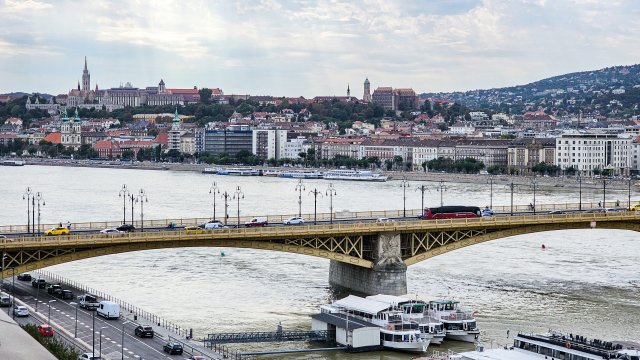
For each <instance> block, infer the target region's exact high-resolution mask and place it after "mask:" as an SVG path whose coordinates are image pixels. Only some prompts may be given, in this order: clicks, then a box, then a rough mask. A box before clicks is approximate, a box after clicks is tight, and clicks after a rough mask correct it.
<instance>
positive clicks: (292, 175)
mask: <svg viewBox="0 0 640 360" xmlns="http://www.w3.org/2000/svg"><path fill="white" fill-rule="evenodd" d="M279 176H280V177H281V178H289V179H322V177H323V176H322V173H321V172H319V171H283V172H281V173H280V175H279Z"/></svg>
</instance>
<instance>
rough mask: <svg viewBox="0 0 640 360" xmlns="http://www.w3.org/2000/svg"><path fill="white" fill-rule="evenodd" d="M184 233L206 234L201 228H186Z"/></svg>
mask: <svg viewBox="0 0 640 360" xmlns="http://www.w3.org/2000/svg"><path fill="white" fill-rule="evenodd" d="M184 231H185V232H186V233H187V234H204V232H205V230H204V229H203V228H201V227H200V226H185V227H184Z"/></svg>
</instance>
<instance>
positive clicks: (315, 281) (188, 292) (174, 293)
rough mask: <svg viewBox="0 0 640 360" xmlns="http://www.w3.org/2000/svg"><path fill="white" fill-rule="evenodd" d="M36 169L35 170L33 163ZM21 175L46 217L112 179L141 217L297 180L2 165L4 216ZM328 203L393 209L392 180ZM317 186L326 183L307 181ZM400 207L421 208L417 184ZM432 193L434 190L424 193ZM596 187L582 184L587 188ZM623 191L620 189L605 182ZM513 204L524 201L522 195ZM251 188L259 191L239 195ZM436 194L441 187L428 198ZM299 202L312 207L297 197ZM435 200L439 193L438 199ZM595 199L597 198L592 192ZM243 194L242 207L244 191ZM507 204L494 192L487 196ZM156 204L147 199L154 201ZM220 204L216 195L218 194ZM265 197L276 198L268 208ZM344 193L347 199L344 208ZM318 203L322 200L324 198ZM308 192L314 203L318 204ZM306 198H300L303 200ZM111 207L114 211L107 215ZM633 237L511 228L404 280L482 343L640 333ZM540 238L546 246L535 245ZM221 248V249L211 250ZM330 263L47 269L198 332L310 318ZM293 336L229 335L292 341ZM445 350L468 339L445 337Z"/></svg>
mask: <svg viewBox="0 0 640 360" xmlns="http://www.w3.org/2000/svg"><path fill="white" fill-rule="evenodd" d="M45 175H46V176H45ZM25 177H29V178H30V179H32V181H31V182H32V184H30V185H31V186H33V187H34V188H35V189H36V190H40V191H43V192H44V193H45V198H46V200H47V208H46V211H47V214H46V217H45V218H46V219H47V220H48V221H59V220H58V219H60V221H66V220H67V218H71V219H74V221H80V220H87V219H94V220H95V219H97V218H99V219H102V218H105V217H108V218H110V219H114V218H116V219H117V218H118V214H121V212H120V211H121V210H122V208H121V206H122V203H121V202H119V199H118V198H117V191H118V189H119V187H120V186H121V183H122V182H123V179H126V180H124V181H125V182H127V183H128V184H129V185H130V186H131V187H133V186H136V187H140V186H143V187H145V189H146V190H147V192H148V193H149V198H150V199H149V205H146V206H145V218H147V212H146V211H147V209H149V210H148V211H149V214H150V215H149V218H151V217H153V218H160V217H165V216H175V215H181V216H202V214H203V213H205V214H206V213H207V212H208V211H210V210H209V209H210V206H211V205H210V200H209V199H207V197H206V196H205V195H204V194H206V193H207V191H208V188H209V186H210V183H211V181H212V180H214V179H215V180H216V181H218V185H219V186H220V185H221V184H222V186H223V187H228V188H229V189H228V190H231V189H232V186H233V184H236V183H238V184H241V185H242V186H243V191H245V194H247V195H246V199H245V202H246V204H247V207H251V208H252V211H254V212H255V213H283V212H289V213H294V212H296V211H297V193H295V191H294V190H293V188H294V186H295V184H294V182H292V181H288V180H282V179H257V178H222V177H211V176H203V175H200V174H193V173H172V172H152V171H135V170H108V169H65V168H49V167H25V168H10V172H8V171H5V169H0V180H2V182H3V184H6V186H5V187H3V188H1V189H0V198H2V199H3V200H6V205H5V204H3V208H2V209H0V215H2V217H3V219H5V220H4V221H3V223H19V222H22V221H21V220H22V215H21V214H22V213H23V211H24V210H25V209H23V206H24V204H23V201H22V199H21V196H22V192H23V191H24V189H23V187H24V186H25V182H26V181H25ZM335 185H337V186H336V187H337V188H338V191H339V196H341V198H340V201H341V203H339V202H338V199H339V198H335V199H334V200H335V201H336V202H335V203H337V204H340V205H337V206H336V208H337V209H342V208H349V209H350V210H365V209H370V208H374V209H380V208H388V209H391V208H401V207H402V202H401V201H402V193H401V188H400V187H399V186H398V184H397V183H395V182H387V183H385V184H360V183H339V184H335ZM313 186H317V187H318V188H320V187H322V189H324V188H325V187H326V186H327V182H324V181H315V182H311V181H309V182H308V185H307V188H308V189H311V188H312V187H313ZM462 194H464V197H465V198H468V199H469V202H470V203H480V204H481V203H482V202H485V201H487V200H486V199H487V198H488V194H486V189H485V187H484V186H483V185H474V184H457V185H455V186H451V187H449V191H448V192H447V193H445V199H447V198H456V197H458V196H459V195H462ZM538 194H539V197H538V201H539V203H542V202H563V201H575V199H574V197H575V194H574V193H573V192H572V191H570V190H567V189H551V190H542V191H540V192H539V193H538ZM415 195H416V196H415V197H413V198H410V199H409V200H408V205H407V207H411V208H414V207H419V201H420V200H419V193H416V194H415ZM430 196H432V197H433V196H434V195H433V194H432V195H430ZM598 196H601V195H599V194H598V193H597V191H594V192H592V193H588V194H586V195H585V199H587V198H589V197H590V198H593V199H597V197H598ZM611 196H612V198H613V197H614V196H618V197H619V198H621V199H624V194H623V193H618V194H617V195H611ZM519 197H520V198H519V201H517V202H518V203H528V202H530V200H529V197H530V194H521V195H519ZM250 198H253V199H255V198H259V199H260V201H251V202H250V200H249V199H250ZM438 200H439V199H438ZM303 201H304V202H305V203H304V205H305V208H306V209H308V208H309V206H311V207H312V206H313V203H312V202H311V201H310V199H303ZM445 201H446V200H445ZM596 201H597V200H596ZM249 203H250V204H251V205H250V206H249V205H248V204H249ZM507 203H508V194H506V193H503V194H498V195H496V198H494V204H503V205H506V204H507ZM154 204H155V205H154ZM218 204H220V203H218ZM273 204H277V211H276V210H273V209H274V205H273ZM344 204H349V205H348V207H347V206H345V205H344ZM323 206H325V207H327V204H323ZM320 209H321V207H320V205H319V211H326V209H324V208H322V210H320ZM303 211H305V210H303ZM105 214H111V215H112V216H106V215H105ZM639 240H640V237H639V236H638V233H635V232H629V231H621V230H620V231H618V230H601V229H593V230H571V231H554V232H546V233H538V234H528V235H521V236H516V237H512V238H507V239H500V240H495V241H491V242H487V243H483V244H480V245H475V246H472V247H467V248H463V249H460V250H457V251H454V252H450V253H447V254H444V255H441V256H437V257H435V258H433V259H430V260H428V261H425V262H422V263H419V264H416V265H413V266H411V267H409V269H408V271H407V277H408V287H409V292H410V293H418V294H423V295H428V296H429V297H430V298H436V297H447V296H451V297H454V298H456V299H457V300H460V301H461V302H462V303H463V304H464V305H466V306H468V307H470V308H473V309H475V310H476V311H477V312H478V323H479V325H480V326H481V327H482V329H483V337H484V339H485V341H486V343H487V345H488V346H491V344H493V345H494V346H497V345H498V344H507V343H510V342H511V340H510V339H507V338H506V331H507V329H509V330H510V332H511V334H514V333H516V332H517V331H519V330H522V331H545V330H548V329H557V330H563V331H567V332H572V333H574V334H575V333H578V334H581V335H584V336H589V337H600V338H606V339H608V340H636V341H640V325H638V324H640V295H639V290H640V263H639V261H640V260H639V259H640V242H639ZM542 243H544V244H545V245H546V247H547V249H546V250H541V244H542ZM221 251H223V252H224V253H225V254H226V256H224V257H221V256H220V253H221ZM328 269H329V262H328V261H327V260H324V259H319V258H314V257H306V256H302V255H297V254H288V253H278V252H271V251H258V250H250V249H232V248H227V249H217V248H176V249H163V250H152V251H142V252H134V253H126V254H118V255H111V256H105V257H99V258H94V259H87V260H82V261H76V262H72V263H68V264H63V265H59V266H54V267H52V268H51V269H50V270H51V271H53V272H56V273H59V274H61V275H63V276H66V277H69V278H72V279H75V280H77V281H79V282H82V283H84V284H87V285H89V286H91V287H94V288H97V289H99V290H102V291H105V292H109V293H110V294H112V295H114V296H116V297H118V298H121V299H123V300H126V301H128V302H131V303H134V304H136V305H138V306H140V307H142V308H145V309H146V310H148V311H151V312H153V313H156V314H158V315H160V316H162V317H164V318H166V319H168V320H171V321H173V322H175V323H177V324H180V325H182V326H184V327H192V328H193V329H194V331H195V333H196V335H197V336H198V337H200V336H204V335H205V334H206V333H209V332H222V331H252V330H254V331H257V330H275V327H276V325H277V324H278V323H279V322H281V323H282V325H283V326H284V327H285V329H301V330H302V329H309V328H310V326H311V320H310V318H309V315H311V314H312V313H314V312H316V311H318V307H319V306H320V305H321V304H324V303H326V302H328V301H330V300H332V298H333V297H335V296H336V293H335V292H334V290H333V289H331V288H330V287H329V285H328V282H327V279H328ZM300 346H301V344H297V343H286V344H267V345H255V344H251V345H248V346H239V347H238V348H241V349H243V350H246V349H265V348H267V349H270V348H274V347H278V348H297V347H300ZM447 346H450V347H453V348H455V349H470V348H472V346H471V345H468V344H460V343H449V345H447ZM410 357H411V356H410V355H406V354H400V353H393V352H380V353H375V354H372V353H370V354H360V355H347V354H343V353H314V354H305V355H301V354H297V355H281V356H269V357H264V358H270V359H271V358H273V359H298V358H304V359H340V358H350V359H409V358H410Z"/></svg>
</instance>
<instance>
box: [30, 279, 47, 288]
mask: <svg viewBox="0 0 640 360" xmlns="http://www.w3.org/2000/svg"><path fill="white" fill-rule="evenodd" d="M31 286H33V287H37V288H40V289H44V288H45V287H47V281H46V280H45V279H33V281H31Z"/></svg>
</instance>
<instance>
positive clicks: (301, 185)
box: [295, 179, 306, 217]
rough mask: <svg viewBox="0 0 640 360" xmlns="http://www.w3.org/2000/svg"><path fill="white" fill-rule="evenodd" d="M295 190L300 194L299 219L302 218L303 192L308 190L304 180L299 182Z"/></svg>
mask: <svg viewBox="0 0 640 360" xmlns="http://www.w3.org/2000/svg"><path fill="white" fill-rule="evenodd" d="M295 190H296V191H297V192H298V217H302V192H303V191H305V190H306V189H305V187H304V184H303V183H302V179H299V180H298V184H297V185H296V188H295Z"/></svg>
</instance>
